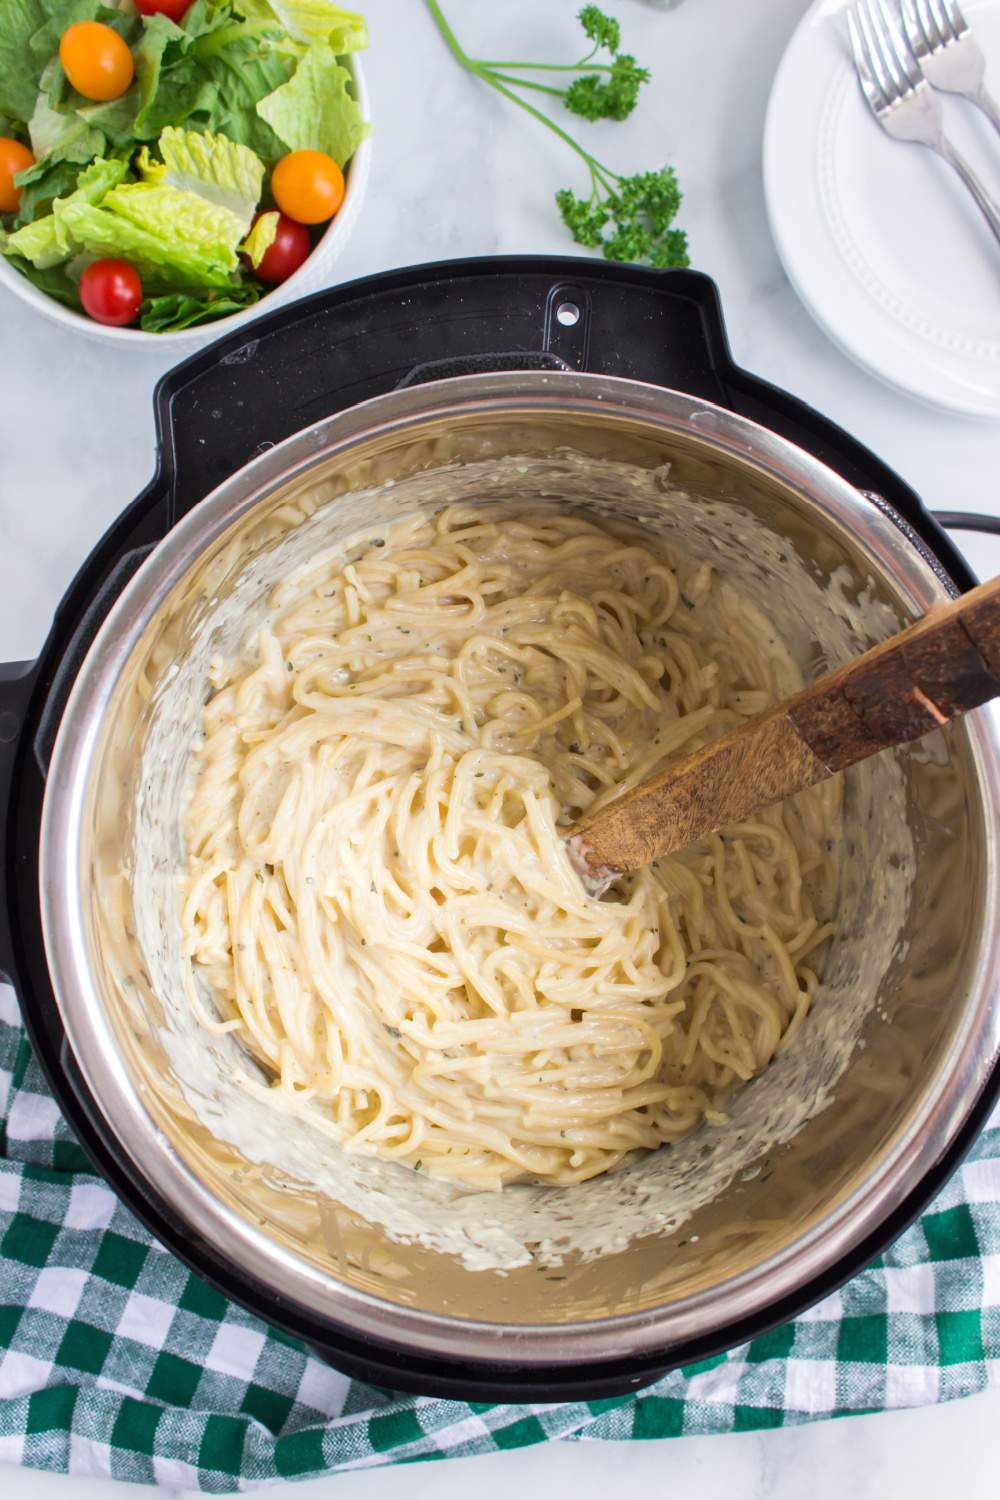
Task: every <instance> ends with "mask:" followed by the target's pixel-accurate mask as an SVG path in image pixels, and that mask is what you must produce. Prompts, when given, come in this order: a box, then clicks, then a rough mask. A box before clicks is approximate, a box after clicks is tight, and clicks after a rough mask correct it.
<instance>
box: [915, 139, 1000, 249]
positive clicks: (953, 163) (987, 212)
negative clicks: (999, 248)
mask: <svg viewBox="0 0 1000 1500" xmlns="http://www.w3.org/2000/svg"><path fill="white" fill-rule="evenodd" d="M931 149H932V150H933V151H936V152H937V153H938V155H939V156H941V157H943V158H944V160H945V161H946V162H947V163H948V165H949V166H950V167H954V169H955V171H956V172H957V173H958V175H959V177H961V179H962V181H963V182H964V183H965V185H966V187H967V188H968V189H969V192H970V193H971V194H972V196H973V198H975V200H976V203H977V204H978V206H979V209H980V212H981V213H982V215H983V218H984V219H985V220H986V222H987V224H988V225H989V226H990V228H991V229H992V231H993V235H994V238H995V239H996V241H997V244H998V245H1000V210H998V208H997V206H996V204H995V203H994V202H993V199H992V198H991V197H990V195H989V193H988V192H987V191H986V189H985V187H984V186H983V184H982V183H981V182H980V180H979V178H978V177H977V176H976V174H975V172H974V171H973V170H972V168H971V167H970V166H969V164H968V162H967V161H966V160H965V157H964V156H961V155H960V154H959V153H958V152H957V151H956V150H955V148H954V146H953V145H952V144H951V142H950V141H948V140H945V138H944V136H941V137H940V138H939V139H938V141H936V142H935V144H934V145H933V146H932V147H931Z"/></svg>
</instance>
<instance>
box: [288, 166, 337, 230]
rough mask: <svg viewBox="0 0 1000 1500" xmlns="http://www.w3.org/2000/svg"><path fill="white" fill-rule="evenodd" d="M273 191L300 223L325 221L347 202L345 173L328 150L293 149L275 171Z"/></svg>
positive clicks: (290, 214)
mask: <svg viewBox="0 0 1000 1500" xmlns="http://www.w3.org/2000/svg"><path fill="white" fill-rule="evenodd" d="M271 192H272V193H273V194H274V201H275V203H276V204H277V205H278V207H279V208H280V209H281V212H282V213H283V214H287V215H288V217H289V218H290V219H294V220H295V222H296V223H297V224H324V223H325V222H326V220H327V219H332V218H333V216H334V214H335V213H336V212H337V210H338V208H339V207H340V205H341V204H342V203H343V201H344V174H343V172H342V171H341V170H340V168H339V167H338V166H337V163H336V162H335V161H334V159H333V157H332V156H327V154H326V152H325V151H290V152H289V153H288V155H287V156H283V157H282V158H281V160H280V161H279V162H278V165H277V166H276V167H275V169H274V171H273V172H272V173H271Z"/></svg>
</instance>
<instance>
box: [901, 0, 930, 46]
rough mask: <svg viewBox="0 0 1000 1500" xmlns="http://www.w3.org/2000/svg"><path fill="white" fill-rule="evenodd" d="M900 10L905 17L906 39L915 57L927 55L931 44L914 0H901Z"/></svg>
mask: <svg viewBox="0 0 1000 1500" xmlns="http://www.w3.org/2000/svg"><path fill="white" fill-rule="evenodd" d="M900 12H901V14H902V17H903V30H904V31H905V32H906V39H907V41H908V42H909V44H910V50H911V51H912V52H913V54H914V56H915V57H926V56H927V54H928V52H929V51H930V46H929V44H928V41H927V38H926V37H925V36H924V33H923V28H922V27H921V25H920V21H919V20H918V18H917V8H916V6H915V5H914V3H913V0H900Z"/></svg>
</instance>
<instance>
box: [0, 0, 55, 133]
mask: <svg viewBox="0 0 1000 1500" xmlns="http://www.w3.org/2000/svg"><path fill="white" fill-rule="evenodd" d="M44 21H45V13H44V11H43V10H42V7H41V3H40V0H3V4H2V5H0V114H2V115H8V116H9V117H10V118H11V119H12V120H24V121H26V120H28V119H30V117H31V111H32V110H33V109H34V107H35V95H36V94H37V93H38V78H39V74H40V72H41V68H40V67H39V66H37V65H36V63H35V59H34V57H33V56H32V53H31V50H30V46H29V43H30V41H31V38H32V37H33V36H34V34H35V32H36V31H37V30H38V29H39V27H40V26H41V25H42V24H43V23H44Z"/></svg>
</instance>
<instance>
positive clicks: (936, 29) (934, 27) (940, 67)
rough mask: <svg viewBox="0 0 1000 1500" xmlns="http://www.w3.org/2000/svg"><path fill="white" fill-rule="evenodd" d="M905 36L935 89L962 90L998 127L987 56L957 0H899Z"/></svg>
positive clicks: (999, 117)
mask: <svg viewBox="0 0 1000 1500" xmlns="http://www.w3.org/2000/svg"><path fill="white" fill-rule="evenodd" d="M901 9H902V12H903V25H904V26H905V28H906V39H907V41H908V42H909V44H910V47H911V48H912V50H913V55H914V57H915V58H916V59H917V62H918V63H919V64H920V71H921V72H922V73H923V75H924V77H925V78H926V79H927V82H928V83H932V84H933V85H934V87H935V88H936V89H945V90H946V91H947V92H948V93H949V94H963V95H964V96H965V98H966V99H971V101H972V103H973V104H978V105H979V108H980V109H981V110H982V112H983V114H984V115H985V116H986V117H987V119H988V120H989V121H990V122H991V124H992V125H993V128H994V129H995V130H997V131H1000V107H998V105H997V102H996V100H995V99H994V98H993V96H992V95H991V94H990V91H989V89H988V88H987V87H986V82H985V76H986V59H985V57H984V56H983V52H982V48H981V47H980V45H979V43H978V42H977V41H976V39H975V37H974V36H973V34H972V31H971V29H970V27H969V23H968V21H966V19H965V17H964V16H963V14H962V12H961V11H960V10H959V8H958V5H957V4H956V0H902V3H901Z"/></svg>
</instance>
